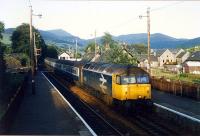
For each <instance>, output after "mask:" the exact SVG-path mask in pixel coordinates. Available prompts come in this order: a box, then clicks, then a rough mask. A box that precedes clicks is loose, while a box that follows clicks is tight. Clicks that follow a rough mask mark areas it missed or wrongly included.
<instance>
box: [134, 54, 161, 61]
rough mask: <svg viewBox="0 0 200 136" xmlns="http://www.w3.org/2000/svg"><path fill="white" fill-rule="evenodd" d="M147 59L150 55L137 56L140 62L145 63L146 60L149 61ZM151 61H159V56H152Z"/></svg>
mask: <svg viewBox="0 0 200 136" xmlns="http://www.w3.org/2000/svg"><path fill="white" fill-rule="evenodd" d="M147 59H148V55H147V54H142V55H138V56H137V60H138V61H139V62H142V61H145V60H147ZM150 61H158V58H157V56H154V55H151V56H150Z"/></svg>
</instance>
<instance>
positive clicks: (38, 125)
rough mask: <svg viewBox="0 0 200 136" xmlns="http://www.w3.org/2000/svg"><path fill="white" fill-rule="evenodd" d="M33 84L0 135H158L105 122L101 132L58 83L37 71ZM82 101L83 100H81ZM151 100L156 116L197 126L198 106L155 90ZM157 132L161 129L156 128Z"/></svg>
mask: <svg viewBox="0 0 200 136" xmlns="http://www.w3.org/2000/svg"><path fill="white" fill-rule="evenodd" d="M35 81H36V83H35V87H36V88H35V95H33V94H32V90H31V82H30V79H29V82H28V86H27V89H26V90H25V91H24V92H23V93H24V94H23V99H22V100H21V102H20V103H21V104H20V105H18V106H17V109H16V107H15V110H16V111H15V112H14V113H12V114H10V115H9V116H14V117H13V118H12V120H9V123H7V124H6V125H5V126H3V125H1V134H11V135H12V134H18V135H29V134H35V135H38V134H39V135H41V134H42V135H43V134H45V135H46V134H62V135H84V136H85V135H113V134H114V135H125V134H127V133H128V134H142V135H143V134H144V135H145V134H147V135H148V134H153V135H154V134H155V133H159V131H161V130H154V131H156V132H153V133H152V132H151V131H153V129H154V128H151V127H152V126H151V127H150V129H152V130H151V131H150V132H149V131H147V132H145V133H144V132H143V133H141V132H140V130H135V132H132V131H133V130H131V132H127V130H123V131H121V128H114V126H113V124H112V123H108V122H109V121H108V122H107V121H106V124H109V125H108V127H106V128H105V124H104V123H105V122H103V123H102V121H98V119H97V118H96V117H94V115H90V114H89V113H88V114H87V112H86V113H84V114H87V115H86V116H93V117H92V120H93V121H91V117H89V118H88V117H85V115H84V114H83V113H80V111H81V110H80V109H78V108H77V107H76V106H77V105H79V106H80V107H81V105H80V104H77V105H76V104H75V105H74V104H73V103H72V104H70V102H72V101H71V100H69V101H70V102H69V101H68V100H67V99H68V98H67V97H72V96H66V94H65V93H63V92H62V91H63V90H65V89H66V88H65V87H63V86H61V85H59V84H60V83H58V81H57V80H54V79H53V78H52V77H51V76H49V75H48V74H47V72H46V71H38V72H37V75H36V77H35ZM61 90H62V91H61ZM72 90H73V89H72ZM69 99H71V98H69ZM85 99H87V98H86V97H85ZM152 99H153V102H154V106H155V107H156V108H157V110H158V111H159V112H158V113H159V114H163V115H164V114H167V115H169V114H170V112H173V113H174V114H177V115H178V116H180V117H175V118H176V119H177V118H180V120H174V121H179V122H180V121H181V120H184V119H183V118H185V119H186V121H185V120H184V121H183V122H189V123H191V124H190V125H191V126H192V122H193V123H194V124H195V123H199V109H197V108H195V107H199V106H200V104H199V103H198V102H196V101H193V100H190V99H187V98H183V97H179V96H173V95H172V94H167V93H163V92H159V91H157V90H153V91H152ZM73 101H75V100H73ZM83 110H84V111H87V110H86V109H82V111H83ZM162 110H164V111H162ZM89 112H90V111H89ZM176 112H177V113H176ZM174 114H172V115H171V116H172V117H168V118H173V116H175V115H174ZM99 116H100V115H99ZM94 118H95V119H94ZM101 118H103V117H101ZM104 120H105V119H104ZM187 120H189V121H187ZM97 121H98V122H97ZM94 123H95V124H94ZM99 123H100V124H99ZM123 123H124V122H123ZM98 124H99V125H98ZM102 124H103V126H104V127H103V128H101V127H102ZM111 124H112V125H111ZM97 125H98V127H99V128H100V130H99V128H96V127H97ZM110 126H112V127H110ZM148 127H149V126H148ZM193 127H194V128H195V127H197V126H195V125H194V126H193ZM103 129H104V130H103ZM159 129H163V128H160V127H159ZM178 129H180V128H178ZM145 131H146V130H145ZM157 131H158V132H157ZM165 131H166V130H165ZM165 131H164V132H162V131H161V132H160V134H174V133H171V132H165Z"/></svg>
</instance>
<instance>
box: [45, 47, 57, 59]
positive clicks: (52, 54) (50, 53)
mask: <svg viewBox="0 0 200 136" xmlns="http://www.w3.org/2000/svg"><path fill="white" fill-rule="evenodd" d="M46 57H49V58H55V59H57V58H58V51H57V49H56V47H55V46H53V45H49V46H47V52H46Z"/></svg>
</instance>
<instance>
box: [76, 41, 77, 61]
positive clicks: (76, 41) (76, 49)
mask: <svg viewBox="0 0 200 136" xmlns="http://www.w3.org/2000/svg"><path fill="white" fill-rule="evenodd" d="M76 61H77V39H76Z"/></svg>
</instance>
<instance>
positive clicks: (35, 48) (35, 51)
mask: <svg viewBox="0 0 200 136" xmlns="http://www.w3.org/2000/svg"><path fill="white" fill-rule="evenodd" d="M35 34H36V33H35V32H34V33H33V43H34V55H35V71H36V72H37V55H38V54H37V47H36V43H35V42H36V40H35ZM35 74H36V73H35Z"/></svg>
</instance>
